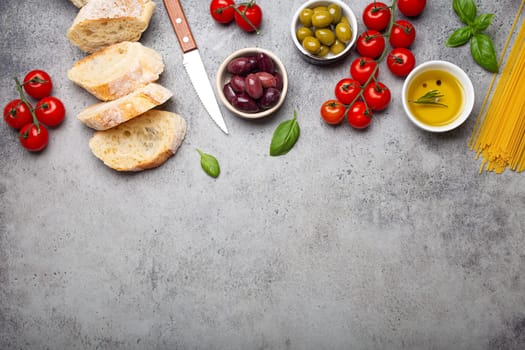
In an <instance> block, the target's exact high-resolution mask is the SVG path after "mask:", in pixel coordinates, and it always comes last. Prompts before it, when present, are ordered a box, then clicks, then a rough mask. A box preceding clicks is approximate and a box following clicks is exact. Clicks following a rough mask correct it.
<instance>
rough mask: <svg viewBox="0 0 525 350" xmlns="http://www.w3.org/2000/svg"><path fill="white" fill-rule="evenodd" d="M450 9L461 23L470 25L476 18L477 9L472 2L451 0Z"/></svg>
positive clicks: (471, 0)
mask: <svg viewBox="0 0 525 350" xmlns="http://www.w3.org/2000/svg"><path fill="white" fill-rule="evenodd" d="M452 7H453V8H454V11H456V14H457V15H458V17H459V19H460V20H461V22H463V23H465V24H471V23H472V22H473V21H474V19H475V18H476V14H477V8H476V4H475V3H474V0H453V1H452Z"/></svg>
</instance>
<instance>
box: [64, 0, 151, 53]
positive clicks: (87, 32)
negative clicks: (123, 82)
mask: <svg viewBox="0 0 525 350" xmlns="http://www.w3.org/2000/svg"><path fill="white" fill-rule="evenodd" d="M154 10H155V3H154V2H153V1H151V0H89V1H88V2H87V3H86V5H85V6H83V7H82V8H81V9H80V11H79V12H78V14H77V16H76V17H75V20H74V21H73V24H72V25H71V27H70V28H69V29H68V31H67V37H68V38H69V40H70V41H71V43H72V44H73V45H76V46H78V47H79V48H80V49H81V50H82V51H85V52H89V53H91V52H95V51H97V50H99V49H101V48H103V47H106V46H108V45H111V44H115V43H119V42H122V41H138V40H139V39H140V37H141V35H142V33H143V32H144V31H145V30H146V28H148V25H149V21H150V19H151V16H152V15H153V11H154Z"/></svg>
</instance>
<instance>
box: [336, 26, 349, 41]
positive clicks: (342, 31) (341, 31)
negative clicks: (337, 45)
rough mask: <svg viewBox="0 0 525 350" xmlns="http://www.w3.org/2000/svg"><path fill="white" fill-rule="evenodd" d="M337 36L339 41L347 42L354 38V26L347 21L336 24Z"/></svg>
mask: <svg viewBox="0 0 525 350" xmlns="http://www.w3.org/2000/svg"><path fill="white" fill-rule="evenodd" d="M335 36H336V37H337V39H339V41H342V42H343V43H347V42H349V41H350V40H352V28H350V25H349V24H347V23H338V24H337V25H336V26H335Z"/></svg>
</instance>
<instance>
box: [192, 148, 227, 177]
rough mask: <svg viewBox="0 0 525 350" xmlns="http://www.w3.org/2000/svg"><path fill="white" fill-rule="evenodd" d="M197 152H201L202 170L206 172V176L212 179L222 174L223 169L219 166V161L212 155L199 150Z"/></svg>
mask: <svg viewBox="0 0 525 350" xmlns="http://www.w3.org/2000/svg"><path fill="white" fill-rule="evenodd" d="M197 152H199V154H200V156H201V167H202V170H204V171H205V172H206V174H208V175H210V176H211V177H218V176H219V174H220V173H221V167H220V166H219V161H218V160H217V158H215V157H214V156H212V155H211V154H208V153H204V152H203V151H201V150H200V149H198V148H197Z"/></svg>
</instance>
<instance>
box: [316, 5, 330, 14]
mask: <svg viewBox="0 0 525 350" xmlns="http://www.w3.org/2000/svg"><path fill="white" fill-rule="evenodd" d="M319 11H328V7H326V6H317V7H314V13H316V12H319Z"/></svg>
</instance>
